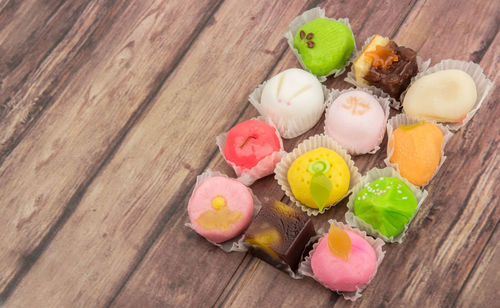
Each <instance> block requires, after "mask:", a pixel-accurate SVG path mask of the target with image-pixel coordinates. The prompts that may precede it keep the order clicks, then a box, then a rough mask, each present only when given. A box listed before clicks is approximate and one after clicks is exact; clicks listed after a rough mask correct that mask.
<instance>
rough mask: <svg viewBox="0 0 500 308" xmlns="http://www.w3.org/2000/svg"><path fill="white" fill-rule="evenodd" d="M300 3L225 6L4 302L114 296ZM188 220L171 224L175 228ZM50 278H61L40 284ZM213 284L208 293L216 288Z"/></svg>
mask: <svg viewBox="0 0 500 308" xmlns="http://www.w3.org/2000/svg"><path fill="white" fill-rule="evenodd" d="M302 6H303V1H296V2H289V1H278V2H274V3H273V4H269V3H263V2H262V3H259V4H258V5H257V4H255V3H244V2H241V1H225V2H224V3H223V4H222V5H221V7H220V8H219V10H218V11H217V14H216V15H215V16H214V18H213V19H212V21H211V22H210V23H209V26H207V27H206V28H205V30H204V31H203V32H202V34H201V36H200V37H199V38H198V39H197V41H195V42H194V44H193V46H192V48H191V49H190V50H189V51H188V52H187V53H186V55H185V57H184V59H183V61H182V62H181V63H180V64H179V66H178V67H177V68H176V70H175V71H174V72H173V74H172V76H171V78H169V79H168V81H167V83H166V84H165V86H164V87H163V89H162V90H161V91H160V94H159V96H158V98H157V99H155V103H154V105H152V106H151V107H150V108H149V109H148V110H147V114H146V115H145V116H144V117H142V118H141V119H139V122H138V123H137V125H136V126H134V128H133V129H132V130H131V131H130V133H129V134H128V135H127V136H126V137H125V139H124V141H123V143H122V146H121V147H120V148H119V149H118V150H117V152H116V153H114V154H113V157H112V158H111V159H110V161H109V162H108V163H107V164H106V166H105V168H104V169H103V170H102V171H101V172H100V173H99V174H98V176H97V177H96V178H95V180H94V182H93V183H92V184H91V185H90V186H89V187H88V189H86V192H85V195H83V198H82V200H81V201H80V203H79V204H78V207H77V208H76V209H75V211H74V213H73V214H72V215H71V217H69V219H68V221H67V223H65V224H64V226H62V227H61V229H60V231H59V232H58V233H57V234H56V235H55V236H54V239H53V240H52V242H51V243H50V244H49V245H48V246H47V249H46V250H45V251H44V252H43V254H42V255H41V257H40V259H38V261H37V262H36V263H35V264H34V265H33V267H32V268H31V270H30V271H29V272H28V273H27V274H26V276H25V277H24V279H22V280H21V281H20V283H19V285H18V286H17V288H16V289H15V290H14V291H13V293H12V295H11V296H10V297H9V298H8V299H7V302H6V305H11V306H30V305H34V304H36V305H40V304H41V303H42V305H44V306H65V305H67V306H74V305H77V306H101V305H104V304H106V303H107V302H108V301H110V300H111V299H112V297H113V295H114V294H115V293H116V292H117V291H118V289H119V288H120V287H121V285H122V281H123V279H126V278H127V276H128V275H129V272H132V271H133V270H134V268H135V266H136V264H137V263H138V262H139V261H140V260H141V259H142V257H143V256H144V253H145V252H146V251H147V249H148V248H149V246H150V245H151V243H152V242H153V240H154V239H155V238H156V237H157V236H158V234H159V232H160V231H161V230H162V229H163V227H164V226H165V225H166V224H169V225H170V224H172V223H173V222H171V221H170V219H171V217H172V215H174V214H176V213H182V214H183V213H184V204H180V203H179V201H181V200H183V199H184V198H185V195H186V194H187V193H188V190H189V187H190V185H192V183H193V181H194V179H195V177H196V176H197V175H198V173H200V171H201V170H203V168H204V166H205V164H206V159H207V153H214V152H215V145H214V137H215V135H216V134H218V133H219V132H220V131H223V130H225V129H227V128H229V127H230V126H231V125H232V124H233V123H234V119H236V118H237V117H238V115H239V114H240V113H241V110H242V109H243V108H244V106H245V105H247V96H248V93H249V92H250V91H251V90H252V89H253V87H254V86H255V85H257V84H258V83H259V82H261V81H262V79H263V78H264V76H263V74H265V72H267V71H269V70H270V69H271V67H272V66H273V64H274V63H275V62H276V59H277V58H279V57H280V55H281V53H282V51H283V50H285V48H286V43H285V41H284V40H283V39H282V33H283V31H284V29H285V27H286V26H287V25H288V22H289V20H291V19H292V18H293V17H294V16H296V15H297V14H298V13H299V12H300V11H301V10H302ZM242 20H244V21H245V22H241V21H242ZM250 29H252V31H250ZM269 29H277V30H276V31H271V32H270V31H269ZM221 33H223V34H224V36H221ZM262 33H266V35H262ZM208 47H209V49H207V48H208ZM228 75H229V76H240V78H238V79H232V78H227V76H228ZM214 85H217V86H214ZM207 115H210V116H207ZM179 119H183V120H182V121H180V120H179ZM193 126H194V127H197V129H194V128H193ZM199 131H202V133H199ZM186 132H188V133H186ZM207 136H211V137H209V138H207ZM182 224H183V221H176V222H175V225H176V226H177V228H181V226H182ZM93 226H98V227H93ZM196 253H199V254H200V255H201V256H205V255H206V256H207V258H206V260H211V259H212V256H213V255H215V256H217V255H219V256H221V257H224V258H227V255H225V254H223V253H221V252H220V251H219V250H218V249H215V248H213V247H212V248H211V249H207V246H205V247H203V248H199V250H198V251H197V252H196ZM196 253H195V252H193V251H190V253H189V255H192V254H196ZM176 258H179V257H176ZM183 258H185V259H187V258H189V256H183ZM231 262H234V261H230V262H227V263H226V264H224V263H222V262H221V263H219V265H218V266H219V268H220V269H223V268H226V267H230V265H231ZM193 266H194V267H196V266H198V265H196V263H193ZM233 267H234V268H236V267H237V264H234V266H233ZM203 268H206V264H205V266H203ZM186 269H187V267H186V268H185V269H184V270H186ZM172 270H173V271H179V270H181V269H172ZM218 272H219V271H215V272H214V273H213V274H212V275H215V276H217V273H218ZM227 275H228V276H227V278H226V279H229V277H230V275H231V273H227ZM45 277H58V278H57V279H56V280H52V281H44V283H42V284H41V283H40V282H41V280H45ZM212 277H214V276H212ZM203 278H206V277H203ZM189 287H193V286H189ZM207 287H208V286H205V289H204V290H203V292H204V294H207V295H208V294H211V293H213V291H214V288H213V286H210V288H207ZM222 287H223V285H220V286H219V288H222ZM201 292H202V291H200V290H197V293H198V294H202V293H201ZM89 294H92V296H88V295H89ZM185 300H186V301H189V298H186V299H185ZM186 305H188V304H186Z"/></svg>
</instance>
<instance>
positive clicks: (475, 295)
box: [454, 207, 500, 307]
mask: <svg viewBox="0 0 500 308" xmlns="http://www.w3.org/2000/svg"><path fill="white" fill-rule="evenodd" d="M497 209H498V207H497ZM498 225H499V224H498V222H497V224H496V226H495V231H494V232H493V234H492V235H491V238H490V239H489V241H488V244H487V245H486V247H485V248H484V250H483V251H482V252H481V258H480V259H479V260H478V262H477V264H476V266H475V268H474V271H473V272H472V273H471V275H470V277H469V279H468V281H467V283H466V284H465V286H464V287H463V289H462V292H461V293H460V296H459V297H458V298H457V300H456V302H455V303H454V304H455V305H456V307H488V306H489V305H490V304H491V303H498V302H499V301H500V294H499V293H498V292H497V290H498V283H499V282H500V279H499V278H498V269H499V268H500V245H499V243H500V228H498Z"/></svg>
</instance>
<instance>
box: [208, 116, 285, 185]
mask: <svg viewBox="0 0 500 308" xmlns="http://www.w3.org/2000/svg"><path fill="white" fill-rule="evenodd" d="M250 120H258V121H262V122H266V123H267V124H269V125H271V126H272V127H274V128H275V131H276V136H278V139H279V141H280V151H276V152H273V153H271V154H269V155H268V156H266V157H264V158H263V159H262V160H260V161H259V162H258V163H257V165H255V166H254V167H252V168H250V169H247V168H242V167H240V166H237V165H236V164H235V163H233V162H231V161H229V160H228V159H227V158H226V156H225V155H224V148H225V146H226V138H227V134H228V132H225V133H223V134H220V135H218V136H217V137H216V139H215V140H216V143H217V146H218V147H219V151H220V153H221V155H222V157H224V160H225V161H226V162H227V163H228V164H229V165H230V166H231V167H232V168H233V170H234V172H235V173H236V176H237V177H238V178H237V180H238V181H240V182H241V183H243V184H245V185H246V186H250V185H252V184H253V183H254V182H255V181H257V180H258V179H260V178H263V177H265V176H267V175H270V174H272V173H273V172H274V168H275V167H276V164H277V163H278V162H279V161H280V160H281V158H282V157H283V156H284V155H285V154H286V152H285V150H284V149H283V140H281V136H280V134H279V132H278V130H277V129H276V126H274V124H273V123H272V122H271V121H270V120H269V119H267V118H265V117H263V116H260V117H256V118H251V119H250Z"/></svg>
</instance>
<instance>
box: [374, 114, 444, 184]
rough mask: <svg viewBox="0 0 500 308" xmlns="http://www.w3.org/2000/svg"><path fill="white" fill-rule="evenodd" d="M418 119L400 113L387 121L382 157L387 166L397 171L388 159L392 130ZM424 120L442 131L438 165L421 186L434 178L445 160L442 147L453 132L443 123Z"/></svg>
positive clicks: (415, 121) (390, 155) (392, 150)
mask: <svg viewBox="0 0 500 308" xmlns="http://www.w3.org/2000/svg"><path fill="white" fill-rule="evenodd" d="M419 121H422V120H421V119H413V118H410V117H408V115H406V114H404V113H400V114H398V115H396V116H394V117H392V118H391V119H390V120H389V121H388V122H387V157H386V158H385V159H384V163H385V164H386V166H389V167H392V168H394V169H396V170H397V171H398V172H400V171H399V167H398V164H396V163H391V161H390V159H391V157H392V154H393V153H394V149H391V148H390V147H389V145H390V144H391V143H392V142H394V136H393V134H392V133H393V131H394V130H395V129H396V128H398V127H399V125H401V124H402V125H410V124H414V123H417V122H419ZM425 121H426V122H430V123H433V124H435V125H436V126H437V127H438V128H439V129H440V130H441V132H442V133H443V145H442V146H441V159H440V160H439V165H438V167H437V168H436V170H435V171H434V173H433V174H432V176H431V178H430V179H429V181H427V183H426V184H424V185H422V186H421V187H425V186H426V185H427V184H429V182H430V181H431V180H432V179H433V178H434V176H436V174H437V173H438V171H439V169H440V168H441V166H442V165H443V163H444V161H445V160H446V156H445V155H444V148H445V146H446V143H447V142H448V140H450V138H451V137H452V136H453V134H452V133H451V132H450V131H449V130H448V129H447V128H446V127H445V126H443V125H441V124H439V123H436V122H434V121H432V120H425Z"/></svg>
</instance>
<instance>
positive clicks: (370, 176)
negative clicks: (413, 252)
mask: <svg viewBox="0 0 500 308" xmlns="http://www.w3.org/2000/svg"><path fill="white" fill-rule="evenodd" d="M380 177H396V178H398V179H400V180H402V181H403V182H404V183H405V184H406V185H408V187H409V188H410V190H411V191H412V193H413V195H414V196H415V198H416V199H417V209H416V210H415V214H413V216H412V217H411V218H410V221H409V222H408V223H407V224H406V225H405V228H404V230H403V231H402V232H401V233H400V234H398V235H397V236H391V237H387V236H385V235H383V234H382V233H380V231H378V230H376V229H375V228H373V227H372V226H371V225H370V224H369V223H367V222H365V221H364V220H362V219H361V218H359V217H357V216H356V215H354V201H355V199H356V196H357V195H358V193H359V192H360V191H361V190H362V189H363V188H364V187H365V186H367V185H368V184H370V183H371V182H373V181H375V180H376V179H378V178H380ZM427 194H428V193H427V191H426V190H424V191H422V190H420V189H419V188H418V187H417V186H415V185H413V184H412V183H410V182H409V181H408V180H407V179H405V178H403V177H402V176H401V175H400V174H399V172H397V171H396V170H394V169H393V168H391V167H386V168H384V169H378V168H373V169H371V170H370V171H368V172H367V173H366V175H365V176H364V177H362V178H361V181H359V183H358V184H357V185H356V186H355V187H354V188H353V190H352V194H351V195H350V196H349V201H348V202H347V212H346V213H345V220H346V221H347V223H348V224H350V225H351V226H353V227H356V228H358V229H360V230H363V231H366V233H368V234H370V235H372V236H375V237H378V238H380V239H382V240H384V241H385V242H389V243H402V242H403V238H404V237H405V234H406V230H408V226H409V225H410V223H411V221H412V220H413V218H414V217H415V215H417V213H418V210H419V209H420V207H421V206H422V204H423V203H424V200H425V198H427Z"/></svg>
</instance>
